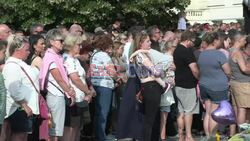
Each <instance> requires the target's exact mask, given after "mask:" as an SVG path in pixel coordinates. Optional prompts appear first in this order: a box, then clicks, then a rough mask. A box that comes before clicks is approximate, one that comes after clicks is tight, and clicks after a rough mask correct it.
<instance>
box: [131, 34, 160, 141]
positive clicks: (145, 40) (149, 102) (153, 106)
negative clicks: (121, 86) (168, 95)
mask: <svg viewBox="0 0 250 141" xmlns="http://www.w3.org/2000/svg"><path fill="white" fill-rule="evenodd" d="M134 45H135V50H136V51H137V50H138V51H139V52H138V51H137V52H134V53H133V54H132V55H131V56H132V57H133V58H134V59H131V60H134V62H135V64H136V72H137V76H138V77H139V79H140V82H141V87H142V90H141V95H142V97H143V105H144V109H145V110H144V112H145V113H144V115H145V117H144V124H143V125H144V129H143V133H142V140H144V141H150V140H158V139H157V138H158V137H157V133H156V132H157V131H156V130H159V129H153V126H154V124H155V119H156V117H157V113H158V110H159V106H160V100H161V94H162V93H164V91H163V87H162V86H161V85H160V84H159V83H158V82H157V81H156V80H155V77H160V74H161V72H159V71H158V70H157V68H156V67H155V66H154V64H153V62H152V58H151V57H150V54H149V53H147V52H148V51H149V50H150V49H151V42H150V39H149V36H148V34H147V33H146V32H144V31H142V32H140V33H138V34H137V35H136V37H135V40H134ZM143 51H144V52H143Z"/></svg>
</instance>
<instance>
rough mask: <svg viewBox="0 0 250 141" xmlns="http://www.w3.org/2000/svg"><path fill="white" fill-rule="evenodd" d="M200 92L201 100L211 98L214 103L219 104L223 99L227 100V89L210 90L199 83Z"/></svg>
mask: <svg viewBox="0 0 250 141" xmlns="http://www.w3.org/2000/svg"><path fill="white" fill-rule="evenodd" d="M200 93H201V98H202V100H211V101H212V102H213V103H215V104H219V103H220V102H221V101H223V100H228V89H226V90H223V91H212V90H210V89H208V88H206V87H204V86H201V85H200Z"/></svg>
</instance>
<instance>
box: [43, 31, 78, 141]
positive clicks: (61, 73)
mask: <svg viewBox="0 0 250 141" xmlns="http://www.w3.org/2000/svg"><path fill="white" fill-rule="evenodd" d="M63 42H64V38H63V36H62V34H61V32H60V31H59V30H57V29H51V30H49V31H48V33H47V35H46V45H47V48H48V49H47V50H46V52H45V55H44V57H43V62H42V65H41V68H40V76H39V79H40V88H41V90H44V89H47V91H48V92H47V96H46V100H47V104H48V107H49V111H50V113H51V116H52V123H53V126H51V127H50V129H49V135H50V140H51V141H58V138H59V137H60V136H63V130H64V121H65V107H66V106H65V105H66V104H71V105H72V104H73V102H74V99H75V91H74V88H73V87H71V85H70V83H69V78H68V75H67V72H66V70H65V67H64V65H63V57H62V55H61V54H60V52H61V51H62V49H63ZM65 99H66V100H67V101H66V100H65Z"/></svg>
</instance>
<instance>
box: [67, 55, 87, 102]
mask: <svg viewBox="0 0 250 141" xmlns="http://www.w3.org/2000/svg"><path fill="white" fill-rule="evenodd" d="M63 58H64V66H65V67H66V70H67V73H68V75H70V74H72V73H77V74H78V76H79V78H80V80H81V81H82V82H83V84H85V85H86V81H85V78H86V72H85V70H84V69H83V67H82V66H81V64H80V62H79V60H78V59H77V58H74V57H72V56H70V55H68V54H66V53H64V54H63ZM70 84H71V86H72V87H73V88H74V90H75V92H76V102H82V101H83V98H84V97H85V93H84V92H83V91H81V90H80V89H78V88H77V87H76V86H75V85H74V84H73V82H72V81H71V80H70Z"/></svg>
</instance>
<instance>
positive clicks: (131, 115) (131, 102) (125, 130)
mask: <svg viewBox="0 0 250 141" xmlns="http://www.w3.org/2000/svg"><path fill="white" fill-rule="evenodd" d="M130 75H131V76H130V77H129V79H128V81H127V84H126V87H125V91H124V93H123V98H122V101H121V105H120V109H119V114H118V125H117V137H116V138H117V139H123V138H133V139H137V140H141V139H142V131H143V105H142V104H141V103H139V102H138V101H137V100H136V93H137V92H139V90H140V80H139V78H138V77H137V76H136V74H135V69H134V67H130Z"/></svg>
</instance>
